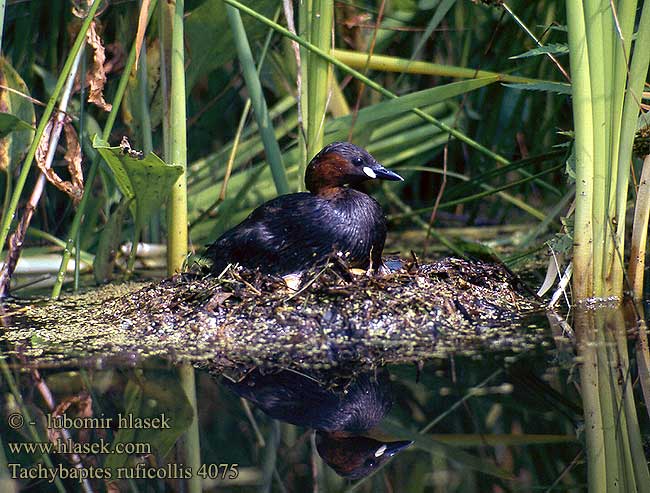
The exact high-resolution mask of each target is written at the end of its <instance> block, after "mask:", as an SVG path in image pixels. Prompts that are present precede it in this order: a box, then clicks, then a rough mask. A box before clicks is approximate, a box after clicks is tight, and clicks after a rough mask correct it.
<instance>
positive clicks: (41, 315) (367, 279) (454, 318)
mask: <svg viewBox="0 0 650 493" xmlns="http://www.w3.org/2000/svg"><path fill="white" fill-rule="evenodd" d="M306 279H307V282H306V283H303V288H301V290H300V291H298V292H295V291H291V290H289V289H288V288H287V287H286V285H285V284H284V282H283V281H282V280H281V279H277V278H272V277H268V276H263V275H260V274H259V273H257V272H252V271H247V270H244V269H239V268H237V269H230V270H229V271H227V272H226V273H225V274H224V275H223V276H221V278H219V277H216V276H212V275H208V276H206V275H203V274H199V273H186V274H180V275H177V276H175V277H172V278H170V279H166V280H163V281H160V282H152V283H146V284H142V283H126V284H121V285H110V286H106V287H103V288H100V289H97V290H93V291H88V292H86V293H83V294H80V295H75V296H70V297H68V298H65V299H63V300H61V301H56V302H38V303H33V301H32V304H29V305H27V304H25V303H24V302H16V301H13V302H10V303H9V304H8V305H7V306H6V307H5V310H6V313H7V317H5V319H6V321H5V325H6V326H7V328H6V330H5V331H4V333H3V335H2V336H1V338H2V339H3V340H4V341H7V342H10V343H11V344H10V345H11V346H12V348H13V351H15V352H16V353H20V354H21V355H23V357H26V358H27V359H28V360H32V361H34V362H35V363H36V364H40V365H43V364H53V365H60V364H62V363H65V364H79V363H80V362H82V361H83V362H85V364H89V361H93V360H97V359H99V360H101V361H104V360H105V359H107V358H108V359H110V360H111V361H114V360H115V359H117V360H118V361H120V362H122V363H123V362H124V361H125V360H126V361H128V360H130V359H138V358H139V357H143V356H151V355H161V356H164V357H166V358H170V359H173V360H190V361H193V362H195V363H198V362H201V361H204V362H205V361H210V362H211V363H212V364H213V365H214V364H217V365H221V366H223V367H230V366H233V365H234V364H241V363H246V364H258V363H260V362H262V361H265V362H267V363H268V362H269V361H271V362H273V363H275V364H278V365H283V366H287V367H288V366H291V367H297V368H300V367H304V368H312V369H313V368H315V367H327V366H330V365H334V364H342V363H345V362H346V361H349V362H355V363H357V364H358V363H362V364H363V363H364V362H367V363H368V364H377V363H404V362H409V361H418V360H421V359H424V358H429V357H432V356H444V355H445V354H447V353H448V352H464V353H473V352H476V351H478V350H481V351H485V350H503V349H507V350H514V351H519V350H522V349H528V348H530V347H532V346H533V345H535V344H538V343H539V342H541V341H542V340H543V339H545V338H546V337H547V335H546V334H545V333H544V332H543V331H542V330H541V329H537V328H534V327H533V328H531V329H527V328H526V327H525V319H526V317H528V316H530V315H531V313H535V312H538V311H540V309H541V305H540V303H539V302H538V301H537V300H536V299H535V298H534V296H533V295H532V294H530V293H529V292H528V291H527V290H526V288H525V286H523V285H522V284H521V283H520V282H519V281H518V280H517V279H516V278H515V277H514V276H513V275H512V274H510V273H509V272H507V271H506V270H505V269H504V268H502V267H501V266H497V265H492V264H486V263H481V262H469V261H465V260H460V259H444V260H440V261H438V262H435V263H432V264H426V265H422V266H412V267H411V268H410V269H401V270H400V271H397V272H394V273H391V274H388V275H385V276H375V277H372V276H364V275H361V276H355V275H351V274H349V273H348V272H347V271H345V270H343V269H341V268H339V267H338V266H330V267H328V268H327V269H325V270H322V271H318V272H313V273H310V274H309V275H307V276H306ZM335 362H336V363H335Z"/></svg>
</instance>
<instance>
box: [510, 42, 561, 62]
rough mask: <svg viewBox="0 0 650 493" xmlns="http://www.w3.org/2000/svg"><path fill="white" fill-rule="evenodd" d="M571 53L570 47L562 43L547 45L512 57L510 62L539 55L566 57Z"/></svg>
mask: <svg viewBox="0 0 650 493" xmlns="http://www.w3.org/2000/svg"><path fill="white" fill-rule="evenodd" d="M567 53H569V47H568V46H567V45H565V44H562V43H556V44H547V45H544V46H538V47H536V48H533V49H532V50H528V51H527V52H525V53H521V54H520V55H513V56H511V57H510V60H516V59H518V58H528V57H531V56H539V55H549V54H550V55H566V54H567Z"/></svg>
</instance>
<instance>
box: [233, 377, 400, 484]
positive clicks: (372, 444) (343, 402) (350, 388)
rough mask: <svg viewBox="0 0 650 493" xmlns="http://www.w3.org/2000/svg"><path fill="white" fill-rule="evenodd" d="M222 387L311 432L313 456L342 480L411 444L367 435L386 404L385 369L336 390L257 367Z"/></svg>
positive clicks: (385, 411)
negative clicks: (314, 446) (316, 455)
mask: <svg viewBox="0 0 650 493" xmlns="http://www.w3.org/2000/svg"><path fill="white" fill-rule="evenodd" d="M319 377H321V375H319ZM223 383H224V384H225V385H226V386H227V387H228V388H229V389H230V390H232V391H233V392H235V393H236V394H237V395H239V396H241V397H243V398H244V399H247V400H249V401H251V402H253V403H254V404H256V405H257V406H258V407H259V408H260V409H261V410H262V411H264V412H265V413H266V414H267V415H269V416H270V417H272V418H274V419H278V420H280V421H285V422H287V423H291V424H293V425H296V426H301V427H305V428H311V429H313V430H314V431H315V434H316V437H315V438H316V448H317V450H318V454H319V455H320V456H321V458H322V459H323V460H324V461H325V463H326V464H328V465H329V466H330V467H331V468H332V469H334V471H336V473H337V474H339V475H341V476H343V477H345V478H347V479H359V478H363V477H365V476H367V475H369V474H370V473H372V472H373V471H375V470H376V469H378V468H379V467H380V466H382V465H383V464H384V463H386V461H388V459H390V458H391V457H393V456H394V455H395V454H397V453H398V452H400V451H401V450H403V449H405V448H406V447H408V446H409V445H411V443H412V442H411V441H393V442H385V441H381V440H376V439H374V438H371V437H370V436H368V432H370V431H371V430H372V429H373V428H375V427H376V426H377V425H378V424H379V422H380V421H381V420H382V419H383V418H384V417H385V416H386V414H388V411H389V410H390V408H391V405H392V399H391V395H390V386H389V381H388V372H387V371H386V370H380V371H378V372H377V373H363V374H361V375H357V376H355V377H353V378H348V379H347V382H346V383H345V384H344V385H336V386H335V385H326V384H324V383H321V381H319V380H317V379H316V378H313V377H311V376H309V375H305V374H302V373H298V372H296V371H292V370H281V371H279V372H269V373H263V372H262V371H260V370H258V369H254V370H252V371H250V372H249V373H247V374H246V376H245V377H244V378H243V379H241V380H239V381H236V382H235V381H232V380H230V379H227V378H225V379H224V380H223Z"/></svg>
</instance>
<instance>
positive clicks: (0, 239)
mask: <svg viewBox="0 0 650 493" xmlns="http://www.w3.org/2000/svg"><path fill="white" fill-rule="evenodd" d="M100 3H101V0H94V1H93V4H92V6H91V7H90V10H89V11H88V15H87V16H86V18H85V19H84V22H83V24H82V25H81V29H80V30H79V34H77V37H76V39H75V41H74V44H73V45H72V49H71V50H70V53H69V54H68V58H67V59H66V61H65V64H64V65H63V69H62V70H61V73H60V74H59V78H58V79H57V81H56V85H55V86H54V91H52V96H51V97H50V99H49V101H48V102H47V106H46V107H45V110H44V111H43V116H42V117H41V120H40V122H39V123H38V127H37V128H36V133H35V134H34V140H32V144H31V146H30V147H29V150H28V151H27V157H25V161H24V162H23V166H22V169H21V171H20V175H19V176H18V180H16V183H15V186H14V191H13V195H12V197H11V202H10V203H9V207H8V209H7V211H6V213H5V215H4V216H3V220H2V225H1V226H0V255H2V250H3V248H4V244H5V241H6V240H7V236H8V235H9V229H10V228H11V221H12V220H13V218H14V216H15V215H16V209H17V208H18V202H19V201H20V195H21V194H22V192H23V188H24V187H25V182H26V181H27V176H28V175H29V171H30V169H31V167H32V163H33V162H34V156H35V154H36V149H37V148H38V144H39V142H40V141H41V137H42V136H43V132H44V131H45V126H46V125H47V123H48V122H49V121H50V117H51V116H52V113H53V111H54V106H55V104H56V101H57V100H58V99H59V96H60V94H61V91H62V90H63V86H64V85H65V81H66V79H67V78H68V74H69V73H70V71H71V70H72V65H73V63H74V61H75V59H76V58H77V54H78V53H79V50H81V46H82V45H83V43H84V42H85V39H86V32H87V31H88V29H89V27H90V23H91V22H92V21H93V18H94V17H95V13H97V9H98V8H99V4H100ZM3 12H4V9H3Z"/></svg>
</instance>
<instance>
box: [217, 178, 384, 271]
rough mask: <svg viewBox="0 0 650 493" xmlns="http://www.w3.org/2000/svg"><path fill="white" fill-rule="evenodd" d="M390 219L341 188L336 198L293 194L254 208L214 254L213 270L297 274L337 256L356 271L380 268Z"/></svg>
mask: <svg viewBox="0 0 650 493" xmlns="http://www.w3.org/2000/svg"><path fill="white" fill-rule="evenodd" d="M385 240H386V220H385V219H384V214H383V212H382V210H381V207H380V205H379V204H378V203H377V201H375V200H374V199H373V198H372V197H370V196H368V195H366V194H365V193H362V192H359V191H357V190H353V189H350V188H341V189H340V190H337V191H336V192H334V193H333V194H332V195H331V196H328V197H321V196H318V195H314V194H312V193H308V192H305V193H293V194H290V195H283V196H280V197H277V198H276V199H273V200H271V201H269V202H266V203H265V204H262V205H261V206H260V207H258V208H257V209H255V210H254V211H253V213H252V214H251V215H250V216H248V218H246V219H245V220H244V221H243V222H242V223H240V224H239V225H238V226H237V227H236V228H233V229H231V230H230V231H227V232H226V233H225V234H224V235H223V236H221V238H219V239H218V240H217V241H216V242H215V243H214V244H213V245H212V246H211V247H210V248H209V249H208V255H209V256H210V257H211V258H213V259H214V264H213V269H214V270H218V271H220V270H223V268H225V267H226V265H228V264H229V263H233V264H234V263H239V264H241V265H244V266H246V267H248V268H252V269H257V268H259V269H260V270H262V271H264V272H268V273H270V274H282V273H291V272H298V271H302V270H305V269H308V268H310V267H313V266H314V264H317V263H319V262H320V261H322V260H323V259H325V258H327V256H328V255H330V254H332V253H334V251H335V250H336V251H340V252H342V253H343V255H344V256H345V258H346V259H347V261H348V262H349V264H350V265H351V266H352V267H359V268H361V269H367V268H368V267H369V263H370V259H371V256H372V265H373V267H374V268H377V267H378V266H379V265H380V263H381V252H382V250H383V249H384V242H385Z"/></svg>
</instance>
